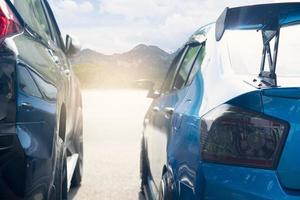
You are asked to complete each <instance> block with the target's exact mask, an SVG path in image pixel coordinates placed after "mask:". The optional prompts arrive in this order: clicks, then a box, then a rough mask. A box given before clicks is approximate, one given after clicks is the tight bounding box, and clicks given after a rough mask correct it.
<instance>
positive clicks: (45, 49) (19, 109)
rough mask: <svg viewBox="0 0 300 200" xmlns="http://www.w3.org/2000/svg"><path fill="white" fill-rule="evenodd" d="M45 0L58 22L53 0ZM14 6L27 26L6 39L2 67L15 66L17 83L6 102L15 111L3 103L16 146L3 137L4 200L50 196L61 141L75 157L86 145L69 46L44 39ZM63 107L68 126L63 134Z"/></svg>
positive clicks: (6, 131) (0, 180)
mask: <svg viewBox="0 0 300 200" xmlns="http://www.w3.org/2000/svg"><path fill="white" fill-rule="evenodd" d="M41 2H42V5H43V6H45V7H44V9H45V10H46V11H47V16H48V17H49V18H50V16H51V19H52V20H54V21H52V23H54V24H56V22H55V19H54V16H53V13H52V11H51V9H50V7H49V5H48V3H47V2H46V1H44V0H42V1H41ZM7 3H8V4H9V5H10V6H13V5H12V4H10V1H7ZM11 8H12V10H13V11H14V12H15V14H16V15H17V16H18V17H19V18H18V19H19V20H20V23H21V25H22V27H23V28H22V31H21V32H20V33H18V34H16V35H13V36H9V37H7V38H5V39H4V40H1V42H0V63H1V65H0V68H1V69H3V68H9V70H11V71H12V72H11V74H12V76H11V80H12V83H13V84H14V87H13V88H14V89H13V98H12V99H11V102H9V103H8V104H9V105H8V104H7V103H6V104H5V107H4V108H6V109H7V110H9V111H7V110H6V111H5V110H2V106H1V116H0V117H1V119H0V138H1V136H2V135H3V138H4V137H5V136H7V135H9V136H11V138H13V139H12V140H13V145H11V148H9V149H3V150H2V149H1V147H2V146H1V145H7V144H6V143H5V141H6V140H5V139H6V138H4V139H2V140H1V139H0V174H1V175H0V188H1V190H0V199H49V198H50V196H51V193H52V192H53V191H54V190H53V188H54V186H53V184H54V179H55V174H56V173H57V170H56V169H57V166H56V165H57V163H58V159H60V158H59V154H58V152H57V151H58V142H59V140H60V139H62V140H64V142H65V146H66V151H67V154H68V155H70V156H71V155H73V154H76V153H79V149H80V147H79V146H80V145H82V135H81V134H82V132H81V131H82V113H81V112H82V109H81V107H82V105H81V92H80V87H79V82H78V80H77V78H76V77H75V74H74V73H73V71H72V67H71V65H70V62H69V60H68V57H67V56H66V53H65V49H64V48H63V47H59V46H57V44H55V43H54V42H53V41H49V42H48V43H47V42H45V41H43V40H42V39H41V38H39V37H38V36H37V35H36V33H34V32H33V30H31V29H30V28H28V27H27V26H26V25H24V24H23V22H22V21H23V20H22V18H20V16H19V14H18V13H17V11H16V10H15V9H14V7H11ZM50 11H51V12H50ZM48 12H49V13H48ZM56 26H57V25H56ZM58 31H59V30H58ZM58 34H59V35H60V33H58ZM20 68H22V69H23V68H24V69H25V70H26V71H27V72H28V73H29V76H30V77H31V78H32V80H33V82H34V83H35V87H36V88H38V90H37V91H38V92H39V95H38V96H34V95H31V94H28V93H26V92H24V91H23V90H22V86H20V83H19V80H20V77H21V76H24V74H23V72H22V73H18V70H19V69H20ZM66 70H67V71H66ZM66 72H67V73H66ZM2 96H7V93H6V94H3V95H2V94H1V95H0V97H1V98H2ZM0 104H1V105H2V104H3V101H2V102H1V103H0ZM62 112H65V113H64V114H65V120H66V130H65V134H64V135H59V134H60V133H59V128H60V125H61V124H60V117H61V116H62V115H63V113H62ZM7 113H9V116H8V114H7ZM5 115H6V117H5ZM2 118H3V119H2ZM79 132H80V133H79ZM1 150H2V151H1ZM8 157H10V158H9V159H7V158H8Z"/></svg>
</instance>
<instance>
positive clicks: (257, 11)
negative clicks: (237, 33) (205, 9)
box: [215, 2, 300, 87]
mask: <svg viewBox="0 0 300 200" xmlns="http://www.w3.org/2000/svg"><path fill="white" fill-rule="evenodd" d="M295 24H300V3H297V2H295V3H273V4H261V5H253V6H245V7H237V8H226V9H225V10H224V12H223V13H222V14H221V16H220V17H219V18H218V20H217V22H216V33H215V36H216V40H217V41H220V40H221V39H222V37H223V35H224V33H225V31H226V30H257V31H261V33H262V42H263V53H262V58H261V65H260V72H259V75H258V77H259V78H260V79H261V81H262V82H263V83H264V84H265V85H268V86H270V87H277V75H276V65H277V57H278V49H279V39H280V30H281V28H282V27H284V26H289V25H295ZM271 41H275V42H274V47H273V48H271V45H273V44H272V43H271ZM272 49H273V51H272ZM266 60H268V65H269V70H266V69H265V68H266Z"/></svg>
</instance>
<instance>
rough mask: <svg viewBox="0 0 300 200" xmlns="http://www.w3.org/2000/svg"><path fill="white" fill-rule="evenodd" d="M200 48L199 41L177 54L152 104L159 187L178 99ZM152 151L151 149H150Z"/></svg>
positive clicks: (152, 162) (153, 156)
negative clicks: (176, 60) (161, 91)
mask: <svg viewBox="0 0 300 200" xmlns="http://www.w3.org/2000/svg"><path fill="white" fill-rule="evenodd" d="M199 49H200V46H199V45H198V44H189V45H187V46H186V47H185V49H184V50H183V51H182V52H181V53H180V54H179V55H178V57H177V59H178V62H175V63H174V66H172V68H173V69H172V70H171V71H172V72H171V73H170V74H169V76H168V77H167V81H166V83H165V84H164V88H163V94H162V95H161V97H159V98H158V99H157V100H156V103H155V104H153V107H152V109H153V112H155V114H154V116H153V119H152V132H151V133H150V138H151V145H150V146H151V147H150V148H151V150H150V152H151V153H150V154H151V155H150V161H149V162H150V170H151V174H152V178H153V180H154V183H155V185H156V187H157V188H158V187H159V184H160V180H161V177H162V172H163V167H164V166H165V164H166V159H167V145H168V139H169V136H170V134H171V132H172V120H173V114H174V111H175V109H176V106H177V105H178V103H179V102H180V101H181V100H182V99H183V98H184V96H185V94H186V91H187V90H186V88H185V85H186V82H187V80H188V76H189V74H190V71H191V68H192V65H193V62H194V60H195V57H196V55H197V53H198V51H199ZM148 151H149V150H148Z"/></svg>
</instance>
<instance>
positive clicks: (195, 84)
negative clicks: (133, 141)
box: [140, 3, 300, 200]
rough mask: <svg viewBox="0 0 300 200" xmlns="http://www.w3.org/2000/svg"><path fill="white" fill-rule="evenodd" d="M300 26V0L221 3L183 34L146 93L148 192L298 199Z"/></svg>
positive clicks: (144, 168)
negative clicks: (209, 18)
mask: <svg viewBox="0 0 300 200" xmlns="http://www.w3.org/2000/svg"><path fill="white" fill-rule="evenodd" d="M299 35H300V3H278V4H263V5H253V6H246V7H236V8H227V9H225V11H224V12H223V13H222V15H221V16H220V17H219V18H218V20H217V21H216V23H212V24H209V25H207V26H205V27H203V28H201V29H200V30H198V31H197V32H196V33H195V34H194V35H193V36H192V37H191V38H190V39H189V41H188V42H187V43H186V44H185V45H184V46H183V47H182V48H181V50H180V51H179V53H178V54H177V56H176V57H175V59H174V61H173V64H172V65H171V68H170V70H169V73H168V75H167V77H166V80H165V83H164V85H163V87H162V89H161V90H160V91H159V92H154V91H153V90H151V91H150V93H149V97H152V98H153V99H154V100H153V103H152V105H151V106H150V108H149V110H148V112H147V114H146V117H145V120H144V131H143V137H142V148H141V170H140V171H141V179H142V190H143V191H144V192H145V194H147V195H146V196H147V197H149V198H150V199H152V198H153V199H214V200H217V199H221V200H223V199H225V200H227V199H228V200H242V199H243V200H245V199H248V200H253V199H255V200H267V199H300V196H299V194H300V193H299V192H300V159H299V144H300V139H299V138H300V88H299V87H300V81H299V80H300V57H299V52H300V41H299ZM147 85H149V83H147ZM150 85H151V84H150Z"/></svg>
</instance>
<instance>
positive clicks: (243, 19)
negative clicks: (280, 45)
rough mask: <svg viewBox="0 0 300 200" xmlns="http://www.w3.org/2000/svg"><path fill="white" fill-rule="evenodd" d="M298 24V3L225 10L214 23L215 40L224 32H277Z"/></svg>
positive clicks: (299, 21) (299, 12)
mask: <svg viewBox="0 0 300 200" xmlns="http://www.w3.org/2000/svg"><path fill="white" fill-rule="evenodd" d="M299 23H300V3H298V2H295V3H273V4H262V5H253V6H245V7H236V8H226V9H225V10H224V11H223V13H222V14H221V16H220V17H219V18H218V20H217V22H216V33H215V35H216V40H217V41H220V40H221V39H222V37H223V35H224V33H225V31H226V30H278V29H280V28H281V27H283V26H288V25H292V24H299Z"/></svg>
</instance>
